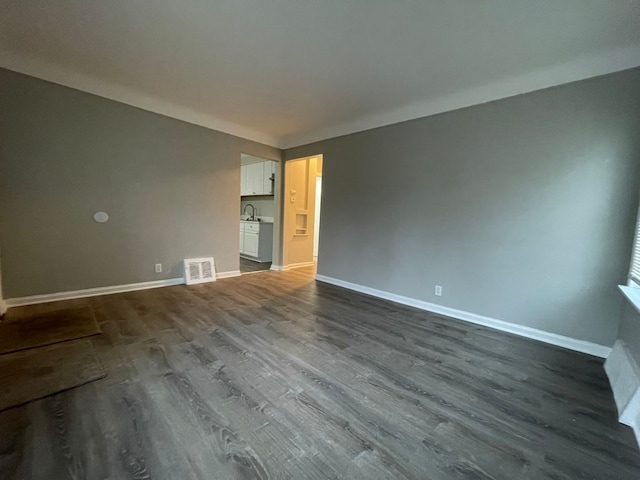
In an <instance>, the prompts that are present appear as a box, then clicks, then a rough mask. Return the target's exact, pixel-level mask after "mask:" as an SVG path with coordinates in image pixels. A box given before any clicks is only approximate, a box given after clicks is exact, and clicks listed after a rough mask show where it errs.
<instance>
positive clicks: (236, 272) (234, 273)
mask: <svg viewBox="0 0 640 480" xmlns="http://www.w3.org/2000/svg"><path fill="white" fill-rule="evenodd" d="M240 275H241V273H240V270H231V271H230V272H219V273H216V278H231V277H239V276H240Z"/></svg>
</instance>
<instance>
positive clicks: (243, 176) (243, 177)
mask: <svg viewBox="0 0 640 480" xmlns="http://www.w3.org/2000/svg"><path fill="white" fill-rule="evenodd" d="M247 191H248V190H247V165H242V166H241V167H240V195H248V193H247Z"/></svg>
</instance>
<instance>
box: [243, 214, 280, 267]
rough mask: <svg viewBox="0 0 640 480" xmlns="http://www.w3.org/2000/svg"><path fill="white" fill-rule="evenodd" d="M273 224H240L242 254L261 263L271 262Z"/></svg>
mask: <svg viewBox="0 0 640 480" xmlns="http://www.w3.org/2000/svg"><path fill="white" fill-rule="evenodd" d="M272 249H273V223H258V222H245V221H241V222H240V254H241V255H243V256H247V257H251V258H252V259H254V260H257V261H259V262H270V261H271V254H272Z"/></svg>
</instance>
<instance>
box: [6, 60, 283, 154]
mask: <svg viewBox="0 0 640 480" xmlns="http://www.w3.org/2000/svg"><path fill="white" fill-rule="evenodd" d="M0 67H2V68H6V69H7V70H12V71H14V72H18V73H23V74H25V75H29V76H31V77H36V78H40V79H42V80H46V81H49V82H53V83H57V84H59V85H63V86H65V87H70V88H73V89H76V90H80V91H82V92H86V93H91V94H93V95H97V96H99V97H103V98H107V99H109V100H115V101H116V102H120V103H124V104H126V105H131V106H132V107H136V108H140V109H142V110H147V111H149V112H153V113H158V114H160V115H164V116H166V117H170V118H175V119H177V120H182V121H183V122H187V123H192V124H194V125H199V126H201V127H205V128H209V129H211V130H217V131H219V132H223V133H228V134H229V135H234V136H236V137H241V138H244V139H246V140H252V141H254V142H258V143H263V144H265V145H269V146H273V147H276V148H278V143H279V141H278V140H279V139H277V138H275V137H273V136H271V135H267V134H265V133H262V132H258V131H256V130H253V129H250V128H246V127H243V126H241V125H238V124H235V123H232V122H228V121H226V120H223V119H221V118H218V117H215V116H213V115H209V114H206V113H202V112H198V111H196V110H193V109H190V108H185V107H182V106H180V105H176V104H174V103H171V102H167V101H165V100H161V99H159V98H155V97H152V96H150V95H147V94H145V93H142V92H139V91H136V90H134V89H131V88H127V87H123V86H121V85H117V84H115V83H111V82H105V81H103V80H100V79H97V78H95V77H91V76H88V75H83V74H81V73H77V72H73V71H71V70H69V69H67V68H64V67H60V66H57V65H53V64H50V63H48V62H46V61H44V60H41V59H36V58H32V57H27V56H24V55H19V54H15V53H13V52H9V51H6V50H0Z"/></svg>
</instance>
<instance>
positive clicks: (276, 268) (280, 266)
mask: <svg viewBox="0 0 640 480" xmlns="http://www.w3.org/2000/svg"><path fill="white" fill-rule="evenodd" d="M271 270H273V271H275V272H281V271H282V265H273V264H271Z"/></svg>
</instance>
